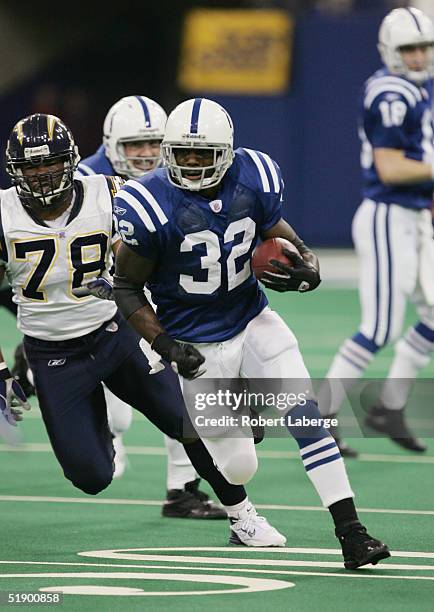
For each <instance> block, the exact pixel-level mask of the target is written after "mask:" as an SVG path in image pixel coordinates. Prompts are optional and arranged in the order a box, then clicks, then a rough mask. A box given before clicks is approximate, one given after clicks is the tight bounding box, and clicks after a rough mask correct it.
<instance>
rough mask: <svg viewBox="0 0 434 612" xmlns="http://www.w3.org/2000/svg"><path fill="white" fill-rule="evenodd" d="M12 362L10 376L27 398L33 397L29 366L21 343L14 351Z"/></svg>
mask: <svg viewBox="0 0 434 612" xmlns="http://www.w3.org/2000/svg"><path fill="white" fill-rule="evenodd" d="M14 360H15V361H14V365H13V366H12V376H13V378H15V380H17V381H18V382H19V384H20V386H21V389H22V390H23V391H24V393H25V394H26V396H27V397H28V398H29V397H31V396H32V395H35V387H34V385H33V383H32V382H31V380H29V374H30V368H29V364H28V363H27V359H26V355H25V352H24V346H23V343H22V342H21V343H20V344H19V345H18V346H17V348H16V349H15V353H14Z"/></svg>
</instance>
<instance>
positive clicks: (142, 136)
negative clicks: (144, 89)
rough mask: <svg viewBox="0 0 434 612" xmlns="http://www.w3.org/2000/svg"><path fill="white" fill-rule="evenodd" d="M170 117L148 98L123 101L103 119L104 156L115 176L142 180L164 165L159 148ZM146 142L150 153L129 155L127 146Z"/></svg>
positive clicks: (139, 97)
mask: <svg viewBox="0 0 434 612" xmlns="http://www.w3.org/2000/svg"><path fill="white" fill-rule="evenodd" d="M166 120H167V115H166V113H165V111H164V110H163V109H162V107H161V106H160V105H159V104H157V103H156V102H154V100H151V99H150V98H147V97H145V96H127V97H125V98H121V99H120V100H119V101H118V102H116V104H114V105H113V106H112V107H111V108H110V110H109V111H108V113H107V116H106V118H105V120H104V136H103V143H104V148H105V154H106V156H107V157H108V159H109V161H110V163H111V165H112V166H113V169H114V171H115V172H116V174H120V175H121V176H124V177H127V178H130V179H131V178H140V177H141V176H143V175H144V174H146V172H150V171H151V170H154V169H155V168H157V167H158V166H160V165H161V163H162V160H161V151H160V149H158V151H157V150H152V149H156V146H155V145H156V144H157V145H160V144H161V141H162V140H163V136H164V129H165V126H166ZM134 143H136V144H137V145H138V144H139V143H143V144H144V143H147V144H148V146H147V147H146V149H147V152H150V153H151V154H147V153H146V154H142V152H140V149H139V147H137V152H140V155H138V154H135V155H134V154H131V153H129V154H127V152H126V146H127V145H128V144H131V145H133V144H134Z"/></svg>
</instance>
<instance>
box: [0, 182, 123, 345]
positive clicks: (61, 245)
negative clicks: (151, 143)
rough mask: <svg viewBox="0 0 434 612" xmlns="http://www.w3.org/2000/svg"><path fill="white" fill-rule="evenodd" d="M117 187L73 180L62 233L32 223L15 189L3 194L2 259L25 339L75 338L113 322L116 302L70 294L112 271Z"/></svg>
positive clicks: (0, 205) (0, 220) (0, 206)
mask: <svg viewBox="0 0 434 612" xmlns="http://www.w3.org/2000/svg"><path fill="white" fill-rule="evenodd" d="M119 187H120V181H118V180H117V179H116V178H115V177H110V178H106V177H105V176H102V175H94V176H85V177H82V178H79V179H77V180H76V181H75V200H74V203H73V207H72V211H71V214H70V217H69V220H67V221H68V222H67V223H66V224H65V225H64V226H63V227H48V226H45V225H42V224H41V223H39V222H38V221H36V220H35V219H34V218H32V217H31V216H30V215H29V213H28V212H27V210H26V209H25V208H24V207H23V206H22V204H21V202H20V200H19V198H18V194H17V192H16V190H15V188H14V187H11V188H10V189H7V190H5V191H3V192H2V193H1V201H0V213H1V215H0V230H1V227H2V228H3V229H2V230H1V231H0V245H1V246H2V250H0V259H1V260H2V261H3V262H4V263H5V266H6V273H7V275H8V278H9V282H10V284H11V286H12V289H13V292H14V298H13V299H14V302H16V303H17V304H18V323H17V324H18V328H19V329H20V331H22V332H23V333H24V334H26V335H28V336H32V337H34V338H39V339H41V340H67V339H70V338H78V337H80V336H83V335H85V334H88V333H89V332H91V331H93V330H95V329H97V328H98V327H99V326H100V325H102V324H103V323H104V321H107V320H109V319H111V318H112V317H113V316H114V314H115V312H116V305H115V303H114V302H112V301H107V300H100V299H98V298H96V297H93V296H86V297H80V298H78V297H75V296H74V295H73V293H72V289H73V288H76V287H79V286H80V285H82V283H83V282H85V281H87V280H90V279H93V278H96V277H97V276H100V275H101V274H102V273H105V272H106V271H107V270H108V269H109V268H110V262H111V245H112V237H113V236H112V233H113V232H112V224H113V218H112V197H113V196H114V193H115V192H116V190H117V189H118V188H119ZM2 251H5V253H2Z"/></svg>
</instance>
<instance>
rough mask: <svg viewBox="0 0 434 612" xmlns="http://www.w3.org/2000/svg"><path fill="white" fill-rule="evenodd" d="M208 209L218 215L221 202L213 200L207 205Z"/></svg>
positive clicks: (221, 205)
mask: <svg viewBox="0 0 434 612" xmlns="http://www.w3.org/2000/svg"><path fill="white" fill-rule="evenodd" d="M209 207H210V208H211V210H212V211H213V212H215V213H219V212H220V211H221V209H222V207H223V203H222V201H221V200H213V201H212V202H210V203H209Z"/></svg>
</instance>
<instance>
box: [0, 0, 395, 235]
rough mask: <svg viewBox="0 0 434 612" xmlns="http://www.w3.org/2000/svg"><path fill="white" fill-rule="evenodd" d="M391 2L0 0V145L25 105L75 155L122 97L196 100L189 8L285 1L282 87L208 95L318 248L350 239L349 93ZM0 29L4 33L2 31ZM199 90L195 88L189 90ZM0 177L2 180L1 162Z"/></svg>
mask: <svg viewBox="0 0 434 612" xmlns="http://www.w3.org/2000/svg"><path fill="white" fill-rule="evenodd" d="M404 4H405V1H404V2H393V1H392V0H389V1H386V0H383V1H382V0H311V1H309V0H305V1H301V0H281V1H272V0H269V1H266V0H263V1H261V0H256V1H253V0H244V1H236V0H227V1H224V0H220V1H212V0H209V1H206V0H202V1H199V0H158V1H156V2H149V1H143V0H142V1H141V2H137V1H131V2H128V1H127V2H118V3H115V4H114V3H108V2H99V1H96V2H88V3H70V2H67V3H59V2H58V3H53V2H47V1H46V0H41V1H39V2H38V3H37V4H35V3H34V2H28V1H27V0H21V1H20V2H19V3H12V2H1V3H0V50H1V57H2V73H3V77H1V74H0V109H1V112H0V117H1V120H0V148H1V151H2V154H3V152H4V149H5V145H6V140H7V136H8V133H9V131H10V129H11V127H12V126H13V124H14V123H15V122H16V121H17V120H18V119H19V118H20V117H22V116H25V115H27V114H30V113H31V112H50V113H53V114H56V115H59V116H60V117H61V118H62V119H64V121H65V122H66V123H67V124H68V125H69V126H70V128H71V130H72V131H73V134H74V136H75V138H76V141H77V142H78V145H79V148H80V153H81V155H82V157H86V156H87V155H89V154H91V153H92V152H93V151H94V150H95V149H96V148H97V146H99V144H100V142H101V135H102V122H103V119H104V116H105V114H106V112H107V110H108V108H109V107H110V106H111V105H112V104H113V103H114V102H115V101H116V100H117V99H118V98H120V97H122V96H124V95H129V94H142V95H148V96H149V97H151V98H154V99H156V100H157V101H158V102H160V103H161V104H162V105H163V106H164V107H165V108H166V109H167V110H168V111H170V110H171V109H172V108H173V107H174V106H175V105H176V104H177V103H179V102H180V101H182V100H183V99H186V98H189V97H192V95H194V94H191V93H187V92H184V91H182V90H181V89H180V88H179V86H178V85H177V70H178V60H179V56H180V44H181V36H182V25H183V20H184V16H185V15H186V14H187V12H188V11H189V10H190V9H191V8H195V7H206V8H219V7H223V8H230V9H234V8H246V9H248V8H274V7H277V8H281V9H284V10H287V11H288V12H290V13H291V14H292V15H293V16H294V18H295V34H294V41H293V45H292V51H293V54H292V62H291V64H292V65H291V78H290V80H289V83H288V88H287V90H286V91H285V92H284V93H283V94H279V95H272V96H263V97H251V96H245V95H241V96H237V95H232V96H223V95H220V96H217V95H215V94H212V95H210V97H213V98H214V99H216V100H217V101H219V102H221V103H222V104H223V105H224V106H225V107H226V108H227V109H228V111H229V112H230V113H231V115H232V117H233V119H234V123H235V131H236V135H235V141H236V145H237V146H240V145H243V146H248V147H251V148H256V149H259V150H264V151H266V152H268V153H269V154H270V155H271V156H272V157H274V158H275V159H276V161H278V163H279V164H280V166H281V167H282V170H283V174H284V178H285V182H286V204H285V206H286V215H287V217H288V218H289V219H290V220H291V222H292V224H293V225H294V226H295V227H296V228H297V230H298V231H299V233H300V234H301V235H302V236H303V237H304V238H305V239H306V240H307V241H308V242H309V243H311V244H313V245H315V246H348V245H349V244H350V221H351V217H352V215H353V213H354V210H355V208H356V207H357V205H358V202H359V190H360V179H359V165H358V141H357V132H356V114H357V96H358V92H359V89H360V87H361V84H362V82H363V80H364V79H365V78H366V77H367V76H368V75H369V74H370V73H371V72H372V71H373V70H375V68H376V67H377V66H379V58H378V54H377V51H376V37H377V30H378V24H379V21H380V20H381V18H382V17H383V16H384V14H385V13H386V12H387V10H389V9H390V8H392V7H393V6H394V5H400V6H402V5H404ZM2 33H3V36H2ZM201 93H203V94H204V95H206V91H204V92H198V93H197V95H200V94H201ZM0 186H1V187H6V186H9V182H8V178H7V176H6V175H5V173H4V168H3V164H2V167H1V175H0Z"/></svg>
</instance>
